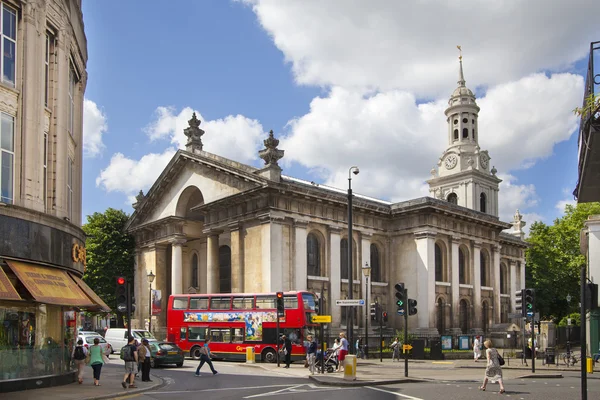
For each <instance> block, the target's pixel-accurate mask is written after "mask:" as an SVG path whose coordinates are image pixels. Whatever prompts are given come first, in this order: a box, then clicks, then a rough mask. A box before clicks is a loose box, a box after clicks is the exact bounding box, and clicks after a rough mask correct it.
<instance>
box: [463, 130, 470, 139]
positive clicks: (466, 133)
mask: <svg viewBox="0 0 600 400" xmlns="http://www.w3.org/2000/svg"><path fill="white" fill-rule="evenodd" d="M462 137H463V139H466V138H468V137H469V129H468V128H463V136H462Z"/></svg>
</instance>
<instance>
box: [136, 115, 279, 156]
mask: <svg viewBox="0 0 600 400" xmlns="http://www.w3.org/2000/svg"><path fill="white" fill-rule="evenodd" d="M194 111H195V112H196V115H197V118H198V119H199V120H201V121H202V124H201V125H200V128H201V129H202V130H204V131H205V134H204V135H203V136H202V144H203V150H206V151H209V152H211V153H214V154H218V155H220V156H223V157H227V158H231V159H232V160H236V161H239V162H245V163H249V162H252V161H255V160H257V159H258V150H259V149H261V148H262V140H264V139H266V138H267V136H268V135H267V134H265V133H264V132H263V128H262V125H261V124H260V123H259V122H258V121H257V120H255V119H250V118H246V117H244V116H243V115H235V116H234V115H228V116H227V117H225V118H223V119H216V120H210V121H205V120H204V118H203V117H202V114H200V112H199V111H197V110H193V109H192V108H191V107H185V108H184V109H182V110H181V111H180V112H179V113H177V111H176V110H175V109H174V108H173V107H158V108H157V109H156V112H155V119H154V121H152V122H151V123H150V124H149V125H148V126H147V127H146V128H145V131H146V133H147V134H148V137H149V138H150V140H157V139H169V140H170V141H171V143H173V144H174V145H175V146H177V148H185V144H186V142H187V137H186V136H185V135H184V133H183V130H184V129H185V128H187V127H188V126H189V125H188V120H189V119H190V118H192V113H193V112H194Z"/></svg>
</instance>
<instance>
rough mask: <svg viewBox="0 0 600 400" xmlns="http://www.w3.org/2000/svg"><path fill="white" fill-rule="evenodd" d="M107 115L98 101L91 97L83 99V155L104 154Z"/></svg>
mask: <svg viewBox="0 0 600 400" xmlns="http://www.w3.org/2000/svg"><path fill="white" fill-rule="evenodd" d="M107 129H108V126H107V125H106V115H105V114H104V113H103V112H102V111H101V110H100V109H99V108H98V106H97V105H96V103H94V102H93V101H91V100H89V99H84V100H83V155H84V156H85V157H90V158H91V157H96V156H98V155H100V154H102V151H103V150H104V148H105V146H104V143H103V142H102V135H103V134H104V133H105V132H106V130H107Z"/></svg>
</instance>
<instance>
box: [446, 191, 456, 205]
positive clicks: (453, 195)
mask: <svg viewBox="0 0 600 400" xmlns="http://www.w3.org/2000/svg"><path fill="white" fill-rule="evenodd" d="M448 202H449V203H452V204H458V196H457V195H456V193H450V194H449V195H448Z"/></svg>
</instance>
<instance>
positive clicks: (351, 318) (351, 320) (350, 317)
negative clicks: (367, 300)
mask: <svg viewBox="0 0 600 400" xmlns="http://www.w3.org/2000/svg"><path fill="white" fill-rule="evenodd" d="M359 172H360V171H359V169H358V167H357V166H352V167H350V168H349V169H348V298H349V299H350V300H352V297H353V296H352V287H353V286H354V281H353V276H352V275H353V274H352V173H354V175H358V173H359ZM348 309H349V310H350V311H349V315H348V321H347V323H348V334H347V336H348V342H349V344H350V346H348V347H349V349H350V351H351V349H353V348H354V339H353V335H352V329H353V327H354V308H353V307H348Z"/></svg>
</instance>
